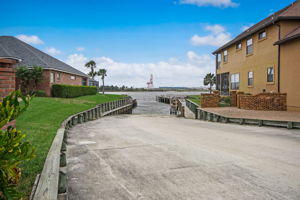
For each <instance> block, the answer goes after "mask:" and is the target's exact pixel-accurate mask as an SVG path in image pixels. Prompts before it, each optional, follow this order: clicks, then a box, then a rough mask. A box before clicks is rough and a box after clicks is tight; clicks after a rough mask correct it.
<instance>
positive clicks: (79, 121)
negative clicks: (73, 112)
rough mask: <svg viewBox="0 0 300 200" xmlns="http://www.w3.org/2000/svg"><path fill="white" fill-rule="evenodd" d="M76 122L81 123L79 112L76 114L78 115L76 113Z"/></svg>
mask: <svg viewBox="0 0 300 200" xmlns="http://www.w3.org/2000/svg"><path fill="white" fill-rule="evenodd" d="M77 123H78V124H81V114H78V115H77Z"/></svg>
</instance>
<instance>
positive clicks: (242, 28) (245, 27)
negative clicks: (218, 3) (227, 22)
mask: <svg viewBox="0 0 300 200" xmlns="http://www.w3.org/2000/svg"><path fill="white" fill-rule="evenodd" d="M251 26H253V24H250V25H247V26H242V27H241V30H242V31H246V30H248V29H249V28H250V27H251Z"/></svg>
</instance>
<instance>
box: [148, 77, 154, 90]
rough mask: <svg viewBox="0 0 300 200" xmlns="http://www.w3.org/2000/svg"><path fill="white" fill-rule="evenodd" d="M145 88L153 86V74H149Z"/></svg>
mask: <svg viewBox="0 0 300 200" xmlns="http://www.w3.org/2000/svg"><path fill="white" fill-rule="evenodd" d="M147 88H148V89H152V88H154V85H153V75H152V74H151V76H150V81H149V82H147Z"/></svg>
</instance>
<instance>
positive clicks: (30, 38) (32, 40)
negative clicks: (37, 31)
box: [16, 35, 44, 44]
mask: <svg viewBox="0 0 300 200" xmlns="http://www.w3.org/2000/svg"><path fill="white" fill-rule="evenodd" d="M16 38H18V39H19V40H22V41H23V42H26V43H28V44H44V42H43V41H42V40H41V39H40V38H39V37H38V36H36V35H17V36H16Z"/></svg>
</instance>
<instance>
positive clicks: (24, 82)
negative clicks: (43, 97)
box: [16, 65, 43, 94]
mask: <svg viewBox="0 0 300 200" xmlns="http://www.w3.org/2000/svg"><path fill="white" fill-rule="evenodd" d="M16 76H17V78H18V79H19V80H20V84H21V90H22V91H23V92H24V93H25V94H29V93H34V92H35V91H36V89H37V86H38V83H39V82H40V81H41V80H43V68H42V67H41V66H37V65H33V66H32V67H27V66H21V67H18V68H17V72H16ZM31 83H32V84H31ZM32 86H33V87H32Z"/></svg>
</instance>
